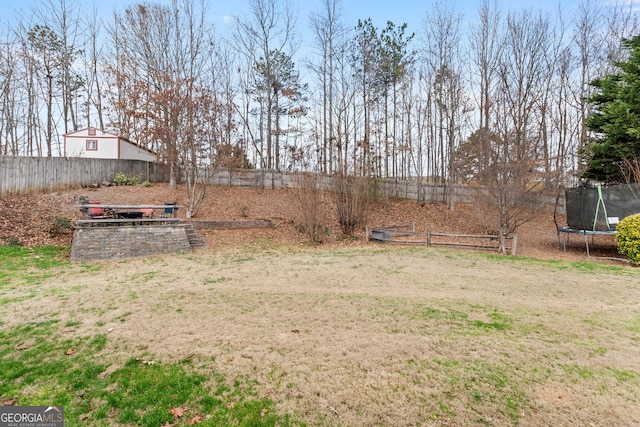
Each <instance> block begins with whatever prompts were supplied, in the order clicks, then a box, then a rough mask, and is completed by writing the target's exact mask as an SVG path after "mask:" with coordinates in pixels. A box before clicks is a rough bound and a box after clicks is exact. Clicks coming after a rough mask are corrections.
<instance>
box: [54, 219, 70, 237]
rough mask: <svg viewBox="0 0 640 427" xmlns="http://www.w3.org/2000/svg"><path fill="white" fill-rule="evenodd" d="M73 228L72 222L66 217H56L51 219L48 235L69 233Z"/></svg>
mask: <svg viewBox="0 0 640 427" xmlns="http://www.w3.org/2000/svg"><path fill="white" fill-rule="evenodd" d="M72 230H73V224H71V220H70V219H69V218H67V217H58V218H56V219H55V220H54V221H53V224H52V225H51V228H50V229H49V236H51V237H58V236H62V235H65V234H69V233H70V232H71V231H72Z"/></svg>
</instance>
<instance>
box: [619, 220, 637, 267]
mask: <svg viewBox="0 0 640 427" xmlns="http://www.w3.org/2000/svg"><path fill="white" fill-rule="evenodd" d="M616 230H617V231H618V234H616V243H617V244H618V252H619V253H620V254H621V255H624V256H626V257H627V258H629V259H630V260H631V262H633V263H634V264H640V214H635V215H631V216H628V217H626V218H624V219H622V221H620V222H619V223H618V227H616Z"/></svg>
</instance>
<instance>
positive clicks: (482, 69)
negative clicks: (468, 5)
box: [469, 0, 502, 129]
mask: <svg viewBox="0 0 640 427" xmlns="http://www.w3.org/2000/svg"><path fill="white" fill-rule="evenodd" d="M478 18H479V19H478V23H477V24H475V25H473V26H472V27H471V31H470V40H469V44H470V51H471V62H472V64H473V65H472V66H473V67H474V71H472V73H473V74H475V78H476V79H477V84H478V96H479V102H478V104H479V105H478V106H479V128H484V129H489V126H490V123H491V110H492V108H491V105H492V92H493V90H494V87H495V82H496V80H497V72H498V65H499V63H500V55H501V47H502V43H501V41H500V33H499V26H500V10H499V9H498V6H497V3H496V2H495V0H494V1H493V3H490V0H483V1H482V4H481V6H480V9H479V11H478Z"/></svg>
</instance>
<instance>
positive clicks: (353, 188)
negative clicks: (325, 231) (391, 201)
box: [333, 175, 376, 237]
mask: <svg viewBox="0 0 640 427" xmlns="http://www.w3.org/2000/svg"><path fill="white" fill-rule="evenodd" d="M374 191H376V186H375V185H372V182H371V180H370V179H368V178H365V177H356V176H349V175H336V176H334V178H333V200H334V203H335V205H336V214H337V216H338V223H339V224H340V228H341V229H342V234H343V235H344V236H346V237H350V236H352V235H353V233H354V232H355V231H356V229H358V228H361V227H364V226H365V225H366V223H367V217H368V215H369V209H370V206H371V204H372V202H373V200H374V197H375V193H374Z"/></svg>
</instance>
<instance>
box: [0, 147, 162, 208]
mask: <svg viewBox="0 0 640 427" xmlns="http://www.w3.org/2000/svg"><path fill="white" fill-rule="evenodd" d="M118 172H120V173H123V174H125V175H126V176H127V177H134V176H136V177H138V178H139V179H141V180H142V181H144V180H148V181H150V182H163V181H166V180H167V176H166V173H165V171H164V168H163V167H162V166H161V165H158V164H156V163H150V162H144V161H141V160H116V159H86V158H79V157H69V158H66V157H0V198H3V197H5V196H8V195H11V194H28V193H34V192H42V191H56V190H63V189H66V188H74V187H84V186H89V185H91V184H95V183H98V184H99V183H101V182H103V181H112V180H113V178H114V177H115V174H116V173H118Z"/></svg>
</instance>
